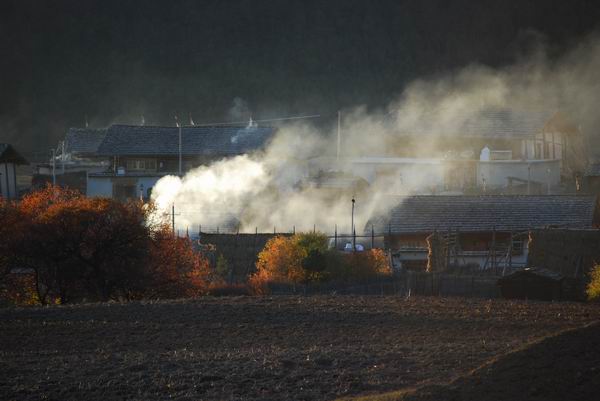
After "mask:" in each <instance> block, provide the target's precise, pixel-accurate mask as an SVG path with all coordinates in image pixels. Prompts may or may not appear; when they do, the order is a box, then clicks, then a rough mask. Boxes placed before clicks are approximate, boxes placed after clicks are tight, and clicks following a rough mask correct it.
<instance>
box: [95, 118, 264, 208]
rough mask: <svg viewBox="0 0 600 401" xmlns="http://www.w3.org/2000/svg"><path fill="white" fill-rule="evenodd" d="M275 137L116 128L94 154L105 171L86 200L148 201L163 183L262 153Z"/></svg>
mask: <svg viewBox="0 0 600 401" xmlns="http://www.w3.org/2000/svg"><path fill="white" fill-rule="evenodd" d="M274 132H275V128H273V127H259V126H257V125H249V126H247V127H240V126H216V127H205V126H202V127H200V126H198V127H196V126H190V127H182V128H178V127H153V126H134V125H112V126H110V127H108V128H107V129H106V133H105V135H104V137H103V138H102V141H101V142H100V144H99V145H98V147H97V150H96V151H95V152H94V153H93V154H94V156H95V157H96V158H103V159H104V160H105V161H106V163H107V167H106V168H104V169H103V170H102V171H98V172H93V173H89V174H88V180H87V195H88V196H106V197H113V198H116V199H127V198H134V197H136V198H137V197H140V195H141V196H143V197H144V198H149V197H150V194H151V191H152V188H153V187H154V185H155V184H156V182H157V181H158V180H159V179H160V178H161V177H164V176H166V175H178V174H185V173H186V172H187V171H189V170H190V169H192V168H195V167H198V166H201V165H207V164H209V163H211V162H214V161H217V160H220V159H223V158H225V157H232V156H237V155H242V154H246V153H249V152H252V151H257V150H260V149H262V148H264V147H265V146H266V144H267V143H268V141H269V140H270V139H271V138H272V136H273V134H274ZM180 155H181V156H180ZM180 157H181V166H180V162H179V160H180Z"/></svg>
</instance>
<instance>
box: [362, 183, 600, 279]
mask: <svg viewBox="0 0 600 401" xmlns="http://www.w3.org/2000/svg"><path fill="white" fill-rule="evenodd" d="M396 202H397V205H396V206H395V207H394V208H392V209H391V210H390V211H389V212H388V213H387V214H385V215H382V216H379V217H376V218H374V219H372V220H371V221H370V222H369V223H368V225H367V227H366V231H370V230H371V225H373V227H374V230H375V232H377V233H382V234H383V235H384V246H385V248H386V249H389V250H391V251H392V254H393V262H394V265H395V266H396V267H402V268H408V269H417V270H425V269H427V267H428V262H429V263H430V264H431V259H432V258H434V259H436V260H438V261H443V262H444V263H443V264H442V265H441V266H439V263H437V262H436V263H437V264H438V266H435V267H434V270H438V271H440V270H441V271H443V270H446V269H448V268H449V267H451V266H456V267H458V266H471V267H472V268H474V269H479V270H490V269H493V270H495V271H503V270H505V269H508V268H513V267H524V266H525V265H526V264H527V256H528V240H529V231H530V230H532V229H536V228H544V227H563V228H579V229H586V228H592V227H595V226H597V225H598V223H599V221H598V213H597V199H596V196H575V195H535V196H527V195H482V196H462V195H460V196H409V197H404V198H398V199H397V201H396ZM432 235H433V237H432ZM432 241H433V242H435V243H436V244H437V246H436V248H435V249H434V250H433V254H431V252H432V249H431V248H432V247H431V243H432ZM428 242H429V243H428ZM429 268H430V269H431V268H432V266H429Z"/></svg>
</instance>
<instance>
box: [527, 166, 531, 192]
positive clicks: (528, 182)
mask: <svg viewBox="0 0 600 401" xmlns="http://www.w3.org/2000/svg"><path fill="white" fill-rule="evenodd" d="M527 195H531V164H530V163H527Z"/></svg>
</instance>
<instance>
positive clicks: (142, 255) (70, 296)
mask: <svg viewBox="0 0 600 401" xmlns="http://www.w3.org/2000/svg"><path fill="white" fill-rule="evenodd" d="M151 210H152V209H151V206H150V207H149V206H148V205H144V204H142V203H141V202H128V203H120V202H118V201H115V200H113V199H106V198H87V197H85V196H83V195H81V194H79V193H78V192H76V191H71V190H67V189H62V188H58V187H53V186H48V187H46V188H45V189H43V190H40V191H37V192H34V193H32V194H30V195H27V196H26V197H25V198H24V199H23V200H22V201H21V202H20V204H19V205H18V209H17V210H16V214H17V215H18V216H19V219H20V221H21V222H22V224H21V225H20V228H19V230H18V231H19V232H18V233H17V234H16V238H19V241H16V242H13V243H12V245H11V249H12V253H13V254H15V255H16V257H15V258H14V260H13V263H15V264H18V265H19V266H23V267H27V268H30V269H32V270H33V272H34V275H35V287H36V292H37V297H38V299H39V301H40V302H41V303H48V302H61V303H64V302H69V301H72V300H80V299H92V300H108V299H135V298H143V297H153V298H156V297H177V296H192V295H198V294H199V293H201V292H202V289H203V288H204V286H205V283H204V280H206V279H207V277H208V275H207V273H206V272H207V269H206V267H207V265H208V264H207V263H206V261H205V260H203V259H202V257H201V256H200V255H198V254H196V253H195V252H194V251H193V249H192V246H191V243H190V242H189V240H187V239H176V238H173V235H172V233H171V232H170V231H168V233H167V230H166V229H165V228H164V227H160V226H158V227H155V226H153V225H152V224H150V223H149V219H148V216H149V213H150V212H151Z"/></svg>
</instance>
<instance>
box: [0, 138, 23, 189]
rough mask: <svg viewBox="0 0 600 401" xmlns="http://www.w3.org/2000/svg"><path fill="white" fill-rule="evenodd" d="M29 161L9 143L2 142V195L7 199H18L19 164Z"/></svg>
mask: <svg viewBox="0 0 600 401" xmlns="http://www.w3.org/2000/svg"><path fill="white" fill-rule="evenodd" d="M27 164H29V162H28V161H27V160H25V158H24V157H23V156H21V155H20V154H19V153H18V152H17V151H16V150H15V148H13V147H12V146H11V145H10V144H8V143H0V196H1V197H3V198H5V199H17V198H18V197H19V191H18V187H17V166H19V165H27Z"/></svg>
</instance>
